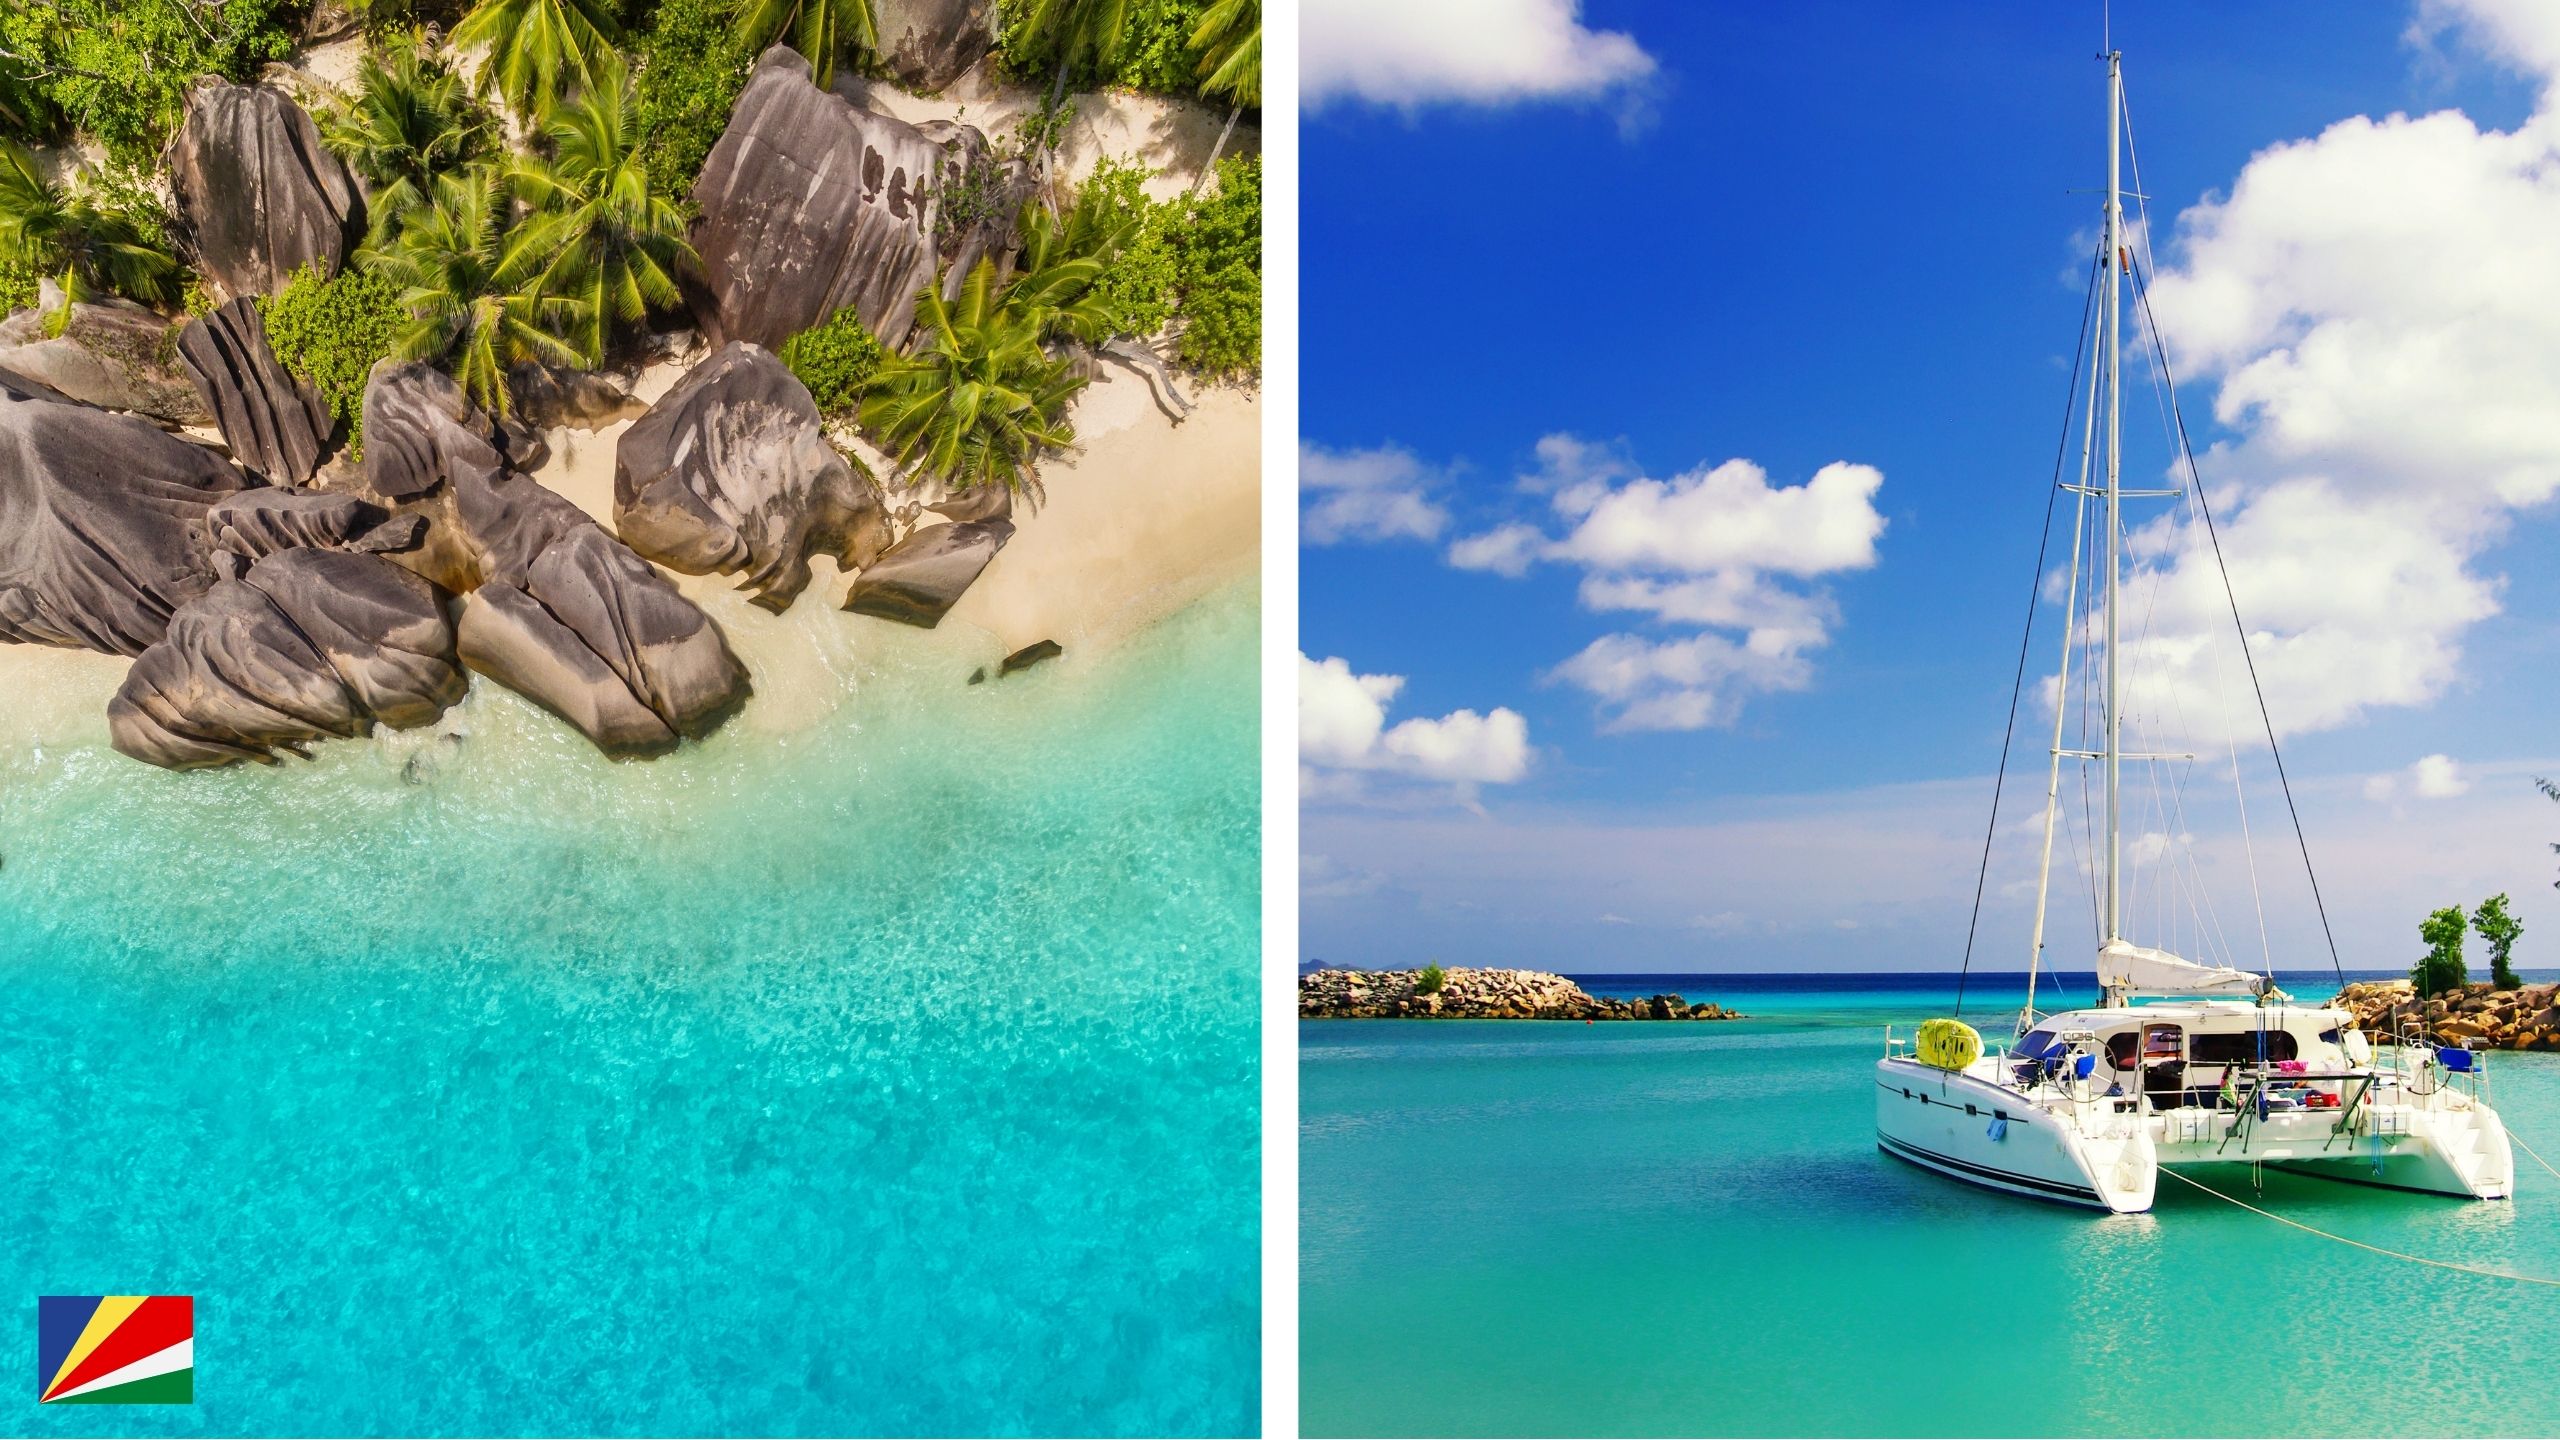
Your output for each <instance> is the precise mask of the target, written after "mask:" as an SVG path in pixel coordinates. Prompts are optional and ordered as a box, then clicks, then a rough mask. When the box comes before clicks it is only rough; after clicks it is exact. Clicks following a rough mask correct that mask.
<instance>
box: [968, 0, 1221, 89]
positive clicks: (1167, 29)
mask: <svg viewBox="0 0 2560 1440" xmlns="http://www.w3.org/2000/svg"><path fill="white" fill-rule="evenodd" d="M1205 8H1206V0H1129V18H1128V26H1127V29H1126V30H1125V31H1124V32H1123V33H1122V35H1121V39H1120V52H1119V54H1118V55H1117V56H1115V57H1114V58H1113V59H1112V60H1111V62H1110V63H1109V64H1108V65H1105V66H1103V67H1100V69H1099V70H1097V69H1096V67H1094V66H1091V65H1080V66H1078V67H1076V68H1075V69H1073V70H1071V71H1070V72H1068V75H1067V83H1068V84H1069V85H1071V86H1073V87H1075V88H1076V89H1079V90H1089V89H1094V88H1097V87H1100V86H1106V85H1108V86H1118V87H1120V88H1122V89H1129V90H1151V91H1155V92H1157V93H1159V94H1164V95H1194V94H1197V93H1199V80H1198V78H1197V77H1196V76H1195V75H1194V74H1193V70H1194V67H1195V65H1196V63H1197V57H1196V56H1195V55H1194V54H1193V53H1192V51H1191V32H1192V30H1193V28H1194V27H1196V26H1197V25H1198V24H1199V23H1200V12H1201V11H1202V10H1203V9H1205ZM1031 10H1032V7H1031V6H1030V5H1029V4H1027V3H1017V4H1011V5H1005V6H1001V7H999V12H1000V14H1001V15H1002V17H1003V18H1002V21H1001V23H1000V24H999V25H998V27H997V29H996V68H997V70H998V72H999V73H1001V74H1002V75H1004V76H1005V77H1006V78H1007V79H1010V80H1014V81H1017V82H1019V83H1021V84H1024V85H1037V86H1038V87H1039V89H1040V93H1041V94H1043V95H1046V94H1047V93H1049V86H1050V85H1051V83H1053V82H1054V81H1055V80H1056V78H1057V72H1058V47H1057V45H1056V44H1055V43H1054V42H1053V41H1051V40H1048V39H1045V38H1043V37H1040V36H1038V35H1035V34H1034V33H1033V32H1032V29H1031V25H1030V18H1031Z"/></svg>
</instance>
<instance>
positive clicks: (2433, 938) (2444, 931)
mask: <svg viewBox="0 0 2560 1440" xmlns="http://www.w3.org/2000/svg"><path fill="white" fill-rule="evenodd" d="M2470 928H2471V922H2470V918H2469V917H2468V916H2466V915H2464V914H2463V913H2462V907H2461V906H2459V905H2448V906H2446V907H2444V908H2443V909H2441V910H2438V911H2436V912H2435V913H2434V914H2432V915H2429V916H2428V917H2427V918H2426V919H2424V920H2422V921H2420V922H2418V938H2419V939H2421V940H2423V941H2425V942H2426V944H2427V953H2426V955H2425V956H2424V957H2423V958H2422V959H2420V960H2419V961H2418V963H2417V966H2416V968H2414V969H2412V970H2411V971H2410V972H2409V982H2410V984H2411V985H2413V986H2415V987H2416V989H2417V992H2418V993H2419V994H2420V995H2441V994H2443V993H2444V992H2445V991H2447V990H2459V989H2461V988H2462V987H2463V986H2465V985H2468V984H2470V983H2471V972H2470V971H2469V970H2468V969H2467V968H2466V967H2465V966H2464V965H2463V963H2462V936H2463V932H2464V931H2466V930H2468V929H2470Z"/></svg>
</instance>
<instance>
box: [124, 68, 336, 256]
mask: <svg viewBox="0 0 2560 1440" xmlns="http://www.w3.org/2000/svg"><path fill="white" fill-rule="evenodd" d="M168 163H169V171H170V188H171V191H172V193H173V194H174V195H175V197H176V200H177V214H178V222H179V224H180V226H181V227H182V228H183V229H184V230H185V232H186V235H187V238H188V242H189V246H190V248H191V249H192V250H193V251H194V253H195V258H196V266H197V268H198V269H199V270H201V271H202V272H203V274H204V279H205V284H206V286H207V288H209V289H211V290H212V291H213V292H214V294H215V296H216V298H218V299H223V300H236V299H238V298H240V297H241V296H243V295H272V294H274V293H275V292H276V291H278V290H281V289H283V288H284V285H285V282H286V281H288V280H290V279H292V278H293V272H294V271H296V270H298V269H300V268H302V267H303V266H306V265H308V266H310V267H311V268H312V269H314V270H317V271H318V272H319V273H320V274H322V275H323V276H328V275H334V274H336V273H337V272H338V265H339V263H340V262H341V261H343V260H344V259H345V258H346V255H347V251H348V249H349V247H350V246H351V245H353V244H354V242H355V241H356V240H357V239H358V238H359V237H361V236H362V235H363V233H364V200H363V197H362V196H361V195H360V194H359V193H358V191H357V189H356V185H355V180H354V178H353V177H352V176H350V175H349V174H348V173H347V167H346V166H345V165H343V164H341V163H340V162H339V160H338V157H336V156H334V155H332V154H330V153H329V152H328V151H327V150H325V149H323V148H321V145H320V132H319V131H318V130H317V129H315V128H314V127H313V126H312V123H311V117H310V116H308V115H306V114H304V113H303V112H302V107H301V106H299V105H296V104H294V103H293V101H292V100H290V99H288V98H286V97H285V96H284V95H283V94H281V93H279V92H277V91H274V90H269V89H266V88H264V87H262V86H257V85H231V84H225V83H223V82H221V81H218V80H213V81H206V82H201V83H199V84H198V85H197V87H196V89H195V90H194V91H193V92H191V93H190V94H189V95H188V96H187V118H186V121H185V123H184V124H182V125H180V126H179V127H178V136H177V139H176V140H174V141H173V142H171V144H170V147H169V156H168Z"/></svg>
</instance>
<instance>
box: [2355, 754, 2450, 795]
mask: <svg viewBox="0 0 2560 1440" xmlns="http://www.w3.org/2000/svg"><path fill="white" fill-rule="evenodd" d="M2469 793H2471V781H2470V779H2469V778H2468V777H2466V776H2465V775H2464V774H2463V773H2462V765H2461V763H2460V762H2458V761H2456V760H2455V759H2454V758H2453V757H2452V756H2450V755H2427V756H2423V757H2421V758H2420V759H2419V760H2418V762H2417V763H2416V764H2414V765H2411V766H2410V767H2409V768H2408V769H2406V770H2393V771H2389V772H2387V773H2385V774H2381V775H2376V776H2373V777H2372V778H2370V779H2368V780H2366V781H2365V782H2364V796H2365V798H2366V799H2368V800H2396V799H2398V798H2399V797H2400V796H2401V795H2403V794H2407V795H2410V796H2412V797H2414V798H2416V799H2420V800H2451V799H2453V798H2454V797H2456V796H2459V795H2467V794H2469Z"/></svg>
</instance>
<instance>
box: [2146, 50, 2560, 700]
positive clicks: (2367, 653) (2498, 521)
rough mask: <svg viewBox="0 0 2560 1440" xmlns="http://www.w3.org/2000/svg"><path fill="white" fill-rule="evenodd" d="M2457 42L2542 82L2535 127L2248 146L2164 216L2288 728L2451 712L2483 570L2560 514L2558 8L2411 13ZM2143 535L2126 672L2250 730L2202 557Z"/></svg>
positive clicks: (2188, 367) (2252, 598) (2254, 631)
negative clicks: (2392, 713) (2197, 199)
mask: <svg viewBox="0 0 2560 1440" xmlns="http://www.w3.org/2000/svg"><path fill="white" fill-rule="evenodd" d="M2446 31H2458V32H2459V33H2460V34H2461V35H2463V36H2464V37H2465V38H2468V39H2472V40H2474V41H2476V42H2477V43H2478V45H2479V46H2480V47H2481V48H2485V49H2487V50H2488V51H2490V52H2491V53H2492V54H2494V55H2495V56H2497V57H2498V58H2499V59H2501V60H2502V61H2504V62H2506V63H2509V64H2512V65H2515V66H2517V67H2519V68H2522V69H2525V70H2527V71H2528V72H2529V73H2532V74H2535V75H2537V76H2538V77H2539V78H2541V79H2542V80H2543V81H2544V82H2545V88H2544V98H2543V100H2542V101H2541V104H2540V107H2539V109H2538V110H2537V111H2536V113H2535V114H2533V115H2532V116H2531V117H2530V118H2528V119H2526V120H2525V121H2524V122H2523V123H2522V124H2520V125H2518V126H2517V127H2516V128H2515V129H2513V130H2488V129H2482V128H2481V127H2480V126H2479V125H2477V124H2476V123H2474V122H2473V121H2472V120H2471V119H2470V118H2469V117H2467V116H2465V115H2463V114H2461V113H2460V112H2458V111H2450V110H2448V111H2442V112H2438V113H2435V114H2430V115H2422V116H2414V117H2413V116H2408V115H2399V114H2394V115H2389V116H2385V117H2383V118H2380V119H2375V118H2371V117H2364V116H2358V117H2354V118H2349V119H2344V120H2340V121H2338V122H2337V123H2335V124H2333V125H2331V126H2329V127H2328V128H2327V129H2326V130H2324V131H2322V132H2321V133H2320V134H2319V135H2317V136H2314V137H2311V138H2308V139H2303V140H2296V141H2291V142H2287V143H2284V144H2280V145H2276V146H2273V147H2270V148H2269V149H2266V150H2264V151H2261V152H2260V153H2259V154H2258V155H2256V156H2254V157H2253V158H2252V159H2251V160H2250V161H2249V163H2248V165H2247V166H2246V167H2245V168H2244V169H2243V170H2242V171H2241V173H2240V175H2239V177H2238V178H2237V179H2236V180H2235V181H2234V182H2233V183H2232V184H2231V185H2230V186H2229V187H2228V189H2227V190H2226V191H2224V192H2222V193H2219V194H2216V195H2212V196H2209V197H2208V198H2207V199H2206V200H2204V201H2203V202H2202V203H2200V204H2197V205H2195V206H2194V207H2192V208H2190V209H2189V210H2187V211H2186V212H2185V213H2184V214H2183V215H2181V216H2180V217H2179V220H2178V224H2177V231H2176V242H2175V247H2174V248H2175V261H2174V263H2171V264H2168V265H2166V266H2165V267H2164V270H2163V273H2162V275H2161V276H2160V279H2159V282H2158V289H2157V292H2156V295H2155V300H2156V306H2157V309H2158V311H2159V316H2160V324H2161V329H2162V331H2163V333H2164V335H2165V338H2166V339H2167V341H2168V344H2169V347H2170V352H2171V356H2172V358H2173V359H2174V360H2175V361H2176V362H2177V363H2178V365H2179V368H2180V369H2181V371H2182V372H2183V374H2184V375H2186V376H2187V377H2190V378H2195V379H2201V380H2204V381H2206V382H2209V383H2210V384H2211V385H2212V386H2213V412H2214V416H2215V418H2216V419H2218V420H2219V421H2221V422H2222V424H2223V425H2224V426H2225V427H2227V428H2228V429H2229V430H2230V431H2231V432H2232V436H2233V438H2231V439H2229V440H2226V441H2225V442H2223V443H2221V444H2219V445H2217V446H2215V447H2214V449H2213V450H2212V452H2211V453H2209V454H2207V455H2206V456H2204V457H2203V467H2204V473H2205V479H2206V483H2207V485H2208V486H2209V487H2211V488H2210V490H2209V492H2208V493H2209V494H2210V496H2211V497H2212V498H2213V499H2214V501H2215V504H2216V507H2217V512H2218V514H2217V518H2218V519H2219V521H2220V522H2221V525H2222V548H2223V551H2224V554H2225V555H2226V557H2227V558H2228V561H2229V564H2230V568H2231V575H2232V581H2233V588H2234V591H2235V592H2236V596H2237V599H2238V602H2239V606H2240V610H2241V613H2242V616H2243V618H2244V619H2245V620H2246V622H2247V624H2248V625H2249V627H2250V630H2251V637H2250V643H2251V645H2252V647H2253V649H2254V650H2255V652H2256V655H2257V659H2258V667H2259V671H2260V674H2261V676H2262V678H2263V679H2264V681H2265V684H2266V690H2267V698H2268V702H2269V706H2270V708H2271V709H2272V711H2273V718H2274V720H2275V723H2276V725H2277V727H2278V729H2279V730H2284V731H2294V732H2300V731H2311V730H2321V729H2329V728H2335V727H2338V726H2342V725H2347V724H2352V723H2354V722H2355V721H2357V720H2358V719H2360V718H2362V717H2363V716H2364V715H2366V714H2367V713H2368V712H2370V711H2371V710H2373V709H2375V708H2377V707H2387V706H2423V705H2426V704H2430V703H2432V702H2434V701H2435V700H2437V699H2438V698H2440V697H2441V696H2442V695H2444V694H2445V693H2446V692H2447V690H2448V689H2450V688H2451V687H2452V686H2453V685H2454V684H2455V683H2456V681H2457V679H2458V677H2459V676H2460V674H2461V672H2462V656H2463V640H2464V637H2465V635H2466V633H2467V632H2468V631H2469V630H2470V628H2471V627H2472V626H2474V625H2476V624H2478V623H2479V622H2480V621H2482V620H2484V619H2487V618H2488V617H2490V616H2492V615H2495V614H2497V613H2498V610H2499V602H2500V595H2501V592H2502V590H2503V588H2504V577H2502V576H2500V575H2497V574H2495V573H2491V572H2489V571H2487V570H2486V569H2484V568H2483V566H2482V565H2481V563H2480V561H2481V557H2482V556H2483V554H2484V553H2485V552H2486V551H2487V550H2488V549H2489V548H2490V547H2491V546H2492V545H2494V544H2495V543H2497V542H2498V541H2499V540H2500V539H2501V538H2502V537H2503V536H2504V535H2505V534H2506V533H2507V532H2508V530H2509V529H2510V527H2511V526H2512V524H2513V522H2514V520H2515V518H2516V517H2517V516H2518V515H2519V514H2520V513H2521V512H2523V511H2525V510H2528V509H2532V508H2535V507H2542V506H2546V505H2547V504H2548V502H2549V501H2550V500H2551V498H2552V497H2553V496H2554V495H2555V494H2560V405H2554V404H2553V403H2552V399H2551V397H2552V396H2553V395H2554V394H2560V266H2555V265H2554V264H2552V262H2551V258H2550V242H2549V238H2548V237H2550V236H2551V235H2553V234H2555V233H2560V96H2555V94H2554V92H2553V91H2552V89H2551V87H2550V82H2551V81H2552V79H2553V78H2554V77H2555V76H2560V4H2553V3H2550V0H2532V3H2528V0H2459V3H2454V0H2427V3H2424V4H2423V5H2421V6H2420V7H2419V13H2418V20H2417V24H2416V27H2415V30H2414V31H2413V33H2414V34H2416V35H2418V36H2419V37H2421V38H2424V37H2426V36H2430V35H2434V34H2438V33H2443V32H2446ZM2157 182H2158V177H2156V176H2155V177H2153V183H2154V187H2155V189H2156V188H2159V187H2158V183H2157ZM2140 539H2141V541H2142V543H2143V545H2144V546H2146V547H2147V550H2148V558H2147V559H2146V560H2145V561H2144V563H2143V564H2141V565H2140V566H2138V567H2137V570H2136V573H2135V574H2134V575H2133V576H2132V578H2131V580H2130V581H2129V588H2128V594H2129V596H2130V597H2132V598H2131V599H2130V600H2129V602H2128V612H2127V618H2128V621H2131V620H2132V619H2133V618H2134V617H2133V615H2132V612H2131V605H2132V604H2134V603H2141V600H2142V597H2143V596H2144V595H2145V594H2147V593H2148V590H2149V587H2151V586H2152V585H2154V584H2156V585H2157V586H2158V594H2159V597H2160V598H2159V610H2158V612H2157V613H2156V615H2154V616H2152V617H2150V618H2149V621H2148V637H2149V638H2148V639H2146V640H2142V641H2128V644H2127V651H2126V653H2127V658H2128V661H2129V662H2132V663H2133V664H2135V665H2136V666H2137V668H2148V669H2150V670H2152V671H2154V672H2155V673H2156V674H2157V675H2158V676H2159V680H2160V683H2161V684H2162V685H2163V686H2164V687H2165V689H2164V691H2163V693H2164V694H2166V695H2168V696H2170V697H2172V698H2173V699H2174V701H2175V703H2176V704H2177V705H2179V706H2180V707H2182V708H2183V709H2185V710H2186V711H2187V712H2188V713H2189V715H2190V716H2191V718H2193V717H2201V719H2202V721H2203V723H2206V724H2210V723H2215V722H2220V723H2224V724H2227V725H2229V726H2233V727H2238V728H2239V729H2240V730H2241V731H2242V732H2243V733H2245V732H2246V730H2248V729H2249V728H2252V727H2254V726H2255V724H2256V717H2255V714H2254V711H2253V709H2252V707H2251V704H2250V701H2249V698H2248V692H2247V689H2246V684H2245V680H2244V679H2240V678H2238V675H2239V672H2238V670H2237V661H2236V658H2234V657H2233V656H2232V655H2231V653H2230V652H2231V648H2232V639H2231V628H2230V626H2231V620H2230V614H2229V611H2228V610H2227V608H2225V603H2226V602H2225V600H2224V598H2223V594H2222V589H2221V581H2220V578H2219V576H2218V575H2217V574H2216V573H2215V571H2214V567H2213V561H2212V557H2211V554H2210V551H2209V550H2208V549H2207V548H2206V547H2205V543H2204V539H2203V537H2202V536H2201V535H2199V534H2196V533H2194V531H2193V528H2192V526H2191V525H2189V524H2186V523H2163V524H2161V525H2156V526H2154V527H2152V529H2151V530H2150V531H2148V532H2146V533H2145V534H2144V535H2143V536H2142V537H2140ZM2217 649H2218V650H2219V651H2220V652H2221V653H2220V654H2219V655H2217V653H2216V651H2217ZM2217 667H2222V670H2227V678H2228V680H2229V682H2230V683H2226V675H2225V674H2224V673H2222V671H2220V670H2218V668H2217ZM2235 690H2236V692H2237V695H2236V700H2235V699H2234V696H2233V692H2234V691H2235ZM2199 728H2201V727H2200V726H2199Z"/></svg>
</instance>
